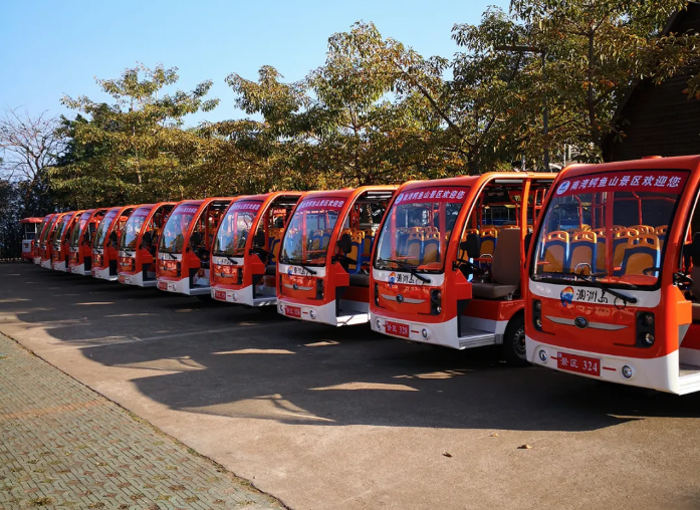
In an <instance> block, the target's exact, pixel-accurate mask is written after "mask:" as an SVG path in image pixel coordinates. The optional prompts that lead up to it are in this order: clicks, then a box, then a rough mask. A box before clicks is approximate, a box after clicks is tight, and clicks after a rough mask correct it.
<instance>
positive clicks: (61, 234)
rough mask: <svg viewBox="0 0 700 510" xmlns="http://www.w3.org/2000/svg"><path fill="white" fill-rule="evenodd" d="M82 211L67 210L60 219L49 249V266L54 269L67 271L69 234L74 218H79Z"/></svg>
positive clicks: (74, 221)
mask: <svg viewBox="0 0 700 510" xmlns="http://www.w3.org/2000/svg"><path fill="white" fill-rule="evenodd" d="M82 213H83V211H77V212H69V213H67V214H66V215H65V216H63V218H62V219H61V221H60V223H59V225H58V227H57V229H56V236H55V238H54V242H53V247H52V250H51V267H52V269H53V270H54V271H63V272H67V271H68V260H69V258H70V234H71V232H72V231H73V227H74V225H75V223H76V220H78V219H79V218H80V215H81V214H82Z"/></svg>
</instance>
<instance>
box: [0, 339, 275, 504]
mask: <svg viewBox="0 0 700 510" xmlns="http://www.w3.org/2000/svg"><path fill="white" fill-rule="evenodd" d="M0 438H2V445H0V506H2V508H31V507H57V508H125V509H126V508H147V509H149V510H157V509H158V508H182V509H185V508H189V509H199V510H201V509H209V508H237V509H243V508H246V509H251V510H252V509H274V508H277V509H281V508H282V507H281V506H280V505H278V504H277V503H275V502H274V501H273V500H272V498H269V497H267V496H265V495H262V494H259V493H257V492H255V491H251V490H250V487H249V486H248V484H246V483H245V482H243V481H241V480H236V479H234V478H233V477H232V476H230V474H229V473H227V472H226V471H225V470H224V469H223V468H221V467H219V466H217V465H215V464H214V463H213V462H211V461H209V460H208V459H204V458H202V457H200V456H197V455H196V454H194V452H189V451H188V450H187V448H186V447H184V446H182V445H180V444H177V443H176V442H175V441H173V440H172V439H171V438H169V437H167V436H165V435H164V434H162V433H160V432H158V431H157V430H156V429H154V428H153V427H152V426H150V425H149V424H147V423H145V422H143V421H139V420H138V419H137V418H135V417H132V416H130V415H129V413H128V412H127V411H125V410H124V409H122V408H121V407H119V406H117V405H116V404H114V403H113V402H110V401H109V400H107V399H106V398H104V397H102V396H101V395H98V394H97V393H95V392H94V391H92V390H91V389H89V388H87V387H85V386H83V385H82V384H80V383H79V382H77V381H75V380H74V379H72V378H70V377H69V376H67V375H66V374H64V373H63V372H61V371H59V370H58V369H56V368H54V367H52V366H51V365H49V364H48V363H46V362H45V361H43V360H41V359H40V358H38V357H36V356H34V355H32V354H31V353H30V352H29V351H27V350H26V349H23V348H22V347H20V346H19V345H18V344H17V343H15V342H14V341H12V340H10V339H8V338H7V337H5V336H2V335H0Z"/></svg>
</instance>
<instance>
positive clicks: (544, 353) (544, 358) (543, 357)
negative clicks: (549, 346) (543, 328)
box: [537, 349, 549, 363]
mask: <svg viewBox="0 0 700 510" xmlns="http://www.w3.org/2000/svg"><path fill="white" fill-rule="evenodd" d="M537 355H538V356H539V358H540V361H541V362H542V363H547V360H548V359H549V356H548V355H547V351H545V350H544V349H540V352H538V353H537Z"/></svg>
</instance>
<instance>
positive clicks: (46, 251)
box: [39, 213, 66, 269]
mask: <svg viewBox="0 0 700 510" xmlns="http://www.w3.org/2000/svg"><path fill="white" fill-rule="evenodd" d="M65 215H66V213H57V214H56V215H55V216H54V217H53V219H52V220H51V224H50V225H49V229H48V231H47V233H46V237H45V238H44V239H43V240H42V242H41V247H40V251H41V262H40V263H39V264H40V265H41V267H43V268H45V269H51V253H52V251H53V243H54V241H55V238H56V230H57V228H58V226H59V225H60V222H61V219H62V218H63V216H65Z"/></svg>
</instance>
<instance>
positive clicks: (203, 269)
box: [156, 198, 235, 296]
mask: <svg viewBox="0 0 700 510" xmlns="http://www.w3.org/2000/svg"><path fill="white" fill-rule="evenodd" d="M233 200H235V199H234V198H208V199H206V200H189V201H185V202H180V204H178V206H177V207H175V208H174V209H173V211H172V213H171V214H170V217H169V218H168V221H167V222H166V224H165V227H164V229H163V233H162V235H161V236H160V241H159V243H158V252H157V255H156V256H157V262H156V278H157V281H158V283H157V286H158V289H160V290H163V291H166V292H174V293H177V294H185V295H188V296H209V295H210V293H211V288H210V282H209V270H210V265H211V261H210V256H211V247H212V244H213V242H214V236H215V234H216V231H217V228H218V226H219V223H220V222H221V220H222V218H223V216H224V213H225V212H226V209H227V208H228V206H229V205H230V204H231V202H232V201H233Z"/></svg>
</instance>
